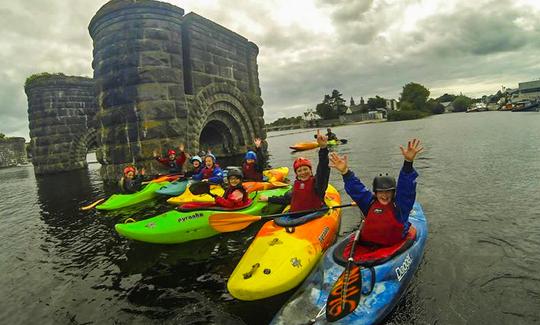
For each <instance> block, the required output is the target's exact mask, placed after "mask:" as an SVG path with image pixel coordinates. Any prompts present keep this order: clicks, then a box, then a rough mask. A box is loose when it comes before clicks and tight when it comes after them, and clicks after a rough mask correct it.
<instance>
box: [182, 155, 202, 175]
mask: <svg viewBox="0 0 540 325" xmlns="http://www.w3.org/2000/svg"><path fill="white" fill-rule="evenodd" d="M189 162H190V163H191V167H192V169H191V170H188V171H186V173H185V176H186V177H191V176H193V175H195V174H198V173H199V172H200V171H201V169H202V158H201V157H199V156H198V155H195V156H193V157H191V158H190V159H189Z"/></svg>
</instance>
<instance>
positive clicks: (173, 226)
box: [115, 187, 290, 244]
mask: <svg viewBox="0 0 540 325" xmlns="http://www.w3.org/2000/svg"><path fill="white" fill-rule="evenodd" d="M289 189H290V187H287V188H277V189H273V190H268V191H264V192H259V193H258V194H257V195H256V196H255V197H254V198H253V201H252V203H251V204H250V205H249V206H248V207H245V208H242V209H237V210H226V209H222V208H205V209H204V210H195V211H193V210H192V211H178V210H171V211H168V212H165V213H163V214H161V215H158V216H156V217H153V218H149V219H145V220H142V221H138V222H131V223H121V224H116V225H115V229H116V231H117V232H118V233H119V234H120V235H122V236H124V237H127V238H130V239H134V240H138V241H143V242H148V243H156V244H178V243H183V242H187V241H191V240H196V239H202V238H208V237H212V236H215V235H217V234H219V233H220V232H219V231H217V230H215V229H214V228H212V226H211V225H210V223H209V217H210V216H211V215H212V214H215V213H218V212H219V213H221V212H226V211H234V212H236V213H244V214H249V215H264V214H272V213H276V212H280V211H281V210H282V208H283V207H282V206H281V205H277V204H268V203H267V202H259V201H258V200H257V197H258V196H259V195H261V194H264V195H267V196H275V195H283V194H284V193H285V192H286V191H288V190H289Z"/></svg>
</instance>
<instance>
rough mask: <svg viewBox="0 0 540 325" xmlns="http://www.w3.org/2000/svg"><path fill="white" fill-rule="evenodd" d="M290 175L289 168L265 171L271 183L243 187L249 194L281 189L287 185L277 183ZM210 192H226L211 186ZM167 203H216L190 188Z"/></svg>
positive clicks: (210, 197)
mask: <svg viewBox="0 0 540 325" xmlns="http://www.w3.org/2000/svg"><path fill="white" fill-rule="evenodd" d="M288 173H289V168H288V167H279V168H274V169H270V170H265V171H263V175H264V176H266V177H268V180H269V182H245V183H243V185H244V188H245V189H246V191H248V192H255V191H261V190H269V189H272V188H276V187H280V186H281V187H282V186H283V185H286V184H276V182H280V181H283V180H284V179H285V177H287V174H288ZM210 192H211V193H212V194H215V195H218V196H222V195H223V193H224V192H225V191H224V190H223V188H222V187H221V186H219V185H211V186H210ZM167 202H169V203H170V204H175V205H180V204H184V203H191V202H201V203H212V202H214V198H213V197H212V196H211V195H208V194H199V195H195V194H193V193H191V191H190V190H189V186H188V187H187V188H186V189H185V191H184V193H182V194H180V195H178V196H175V197H172V198H170V199H168V200H167Z"/></svg>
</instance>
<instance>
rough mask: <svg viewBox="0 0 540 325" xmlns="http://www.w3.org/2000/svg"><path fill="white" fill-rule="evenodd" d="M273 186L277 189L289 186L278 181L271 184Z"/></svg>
mask: <svg viewBox="0 0 540 325" xmlns="http://www.w3.org/2000/svg"><path fill="white" fill-rule="evenodd" d="M270 183H271V184H272V185H274V186H275V187H286V186H289V184H287V183H283V182H278V181H275V182H270Z"/></svg>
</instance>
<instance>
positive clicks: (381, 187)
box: [373, 174, 396, 192]
mask: <svg viewBox="0 0 540 325" xmlns="http://www.w3.org/2000/svg"><path fill="white" fill-rule="evenodd" d="M395 189H396V179H395V178H394V177H392V176H388V174H386V175H384V176H383V174H379V176H377V177H375V178H374V179H373V192H379V191H391V190H395Z"/></svg>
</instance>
